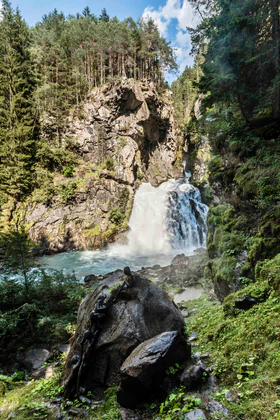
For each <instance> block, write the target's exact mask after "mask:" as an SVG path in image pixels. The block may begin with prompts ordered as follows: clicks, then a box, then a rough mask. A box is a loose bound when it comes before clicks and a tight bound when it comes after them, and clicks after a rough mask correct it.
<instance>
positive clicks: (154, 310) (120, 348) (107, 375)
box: [63, 275, 189, 392]
mask: <svg viewBox="0 0 280 420" xmlns="http://www.w3.org/2000/svg"><path fill="white" fill-rule="evenodd" d="M101 291H102V293H105V294H106V295H107V298H106V301H107V302H109V301H111V304H110V305H109V307H108V311H107V314H106V317H105V318H104V320H103V321H102V329H101V331H100V333H99V336H98V340H97V343H96V344H95V350H94V355H93V357H92V359H91V360H88V361H87V365H88V366H87V373H86V375H85V377H84V378H83V380H82V381H81V383H80V386H81V388H82V389H83V390H85V392H86V391H93V390H94V389H96V388H100V387H106V386H111V385H114V384H117V383H119V382H120V367H121V365H122V363H123V362H124V361H125V359H126V358H127V357H128V356H129V354H130V353H131V352H132V350H134V349H135V348H136V347H137V346H138V345H139V344H140V343H142V342H143V341H146V340H149V339H150V338H152V337H155V336H156V335H158V334H161V333H162V332H165V331H178V332H179V333H181V334H183V331H184V325H185V324H184V318H183V317H182V315H181V313H180V311H179V310H178V308H177V307H176V306H175V305H174V303H173V302H172V300H171V299H170V297H169V296H168V295H167V294H166V292H164V291H163V290H162V289H160V288H159V287H157V286H155V285H154V284H152V283H151V282H150V281H149V280H147V279H145V278H143V277H140V276H137V275H134V276H133V286H132V287H124V288H123V290H121V292H120V291H118V292H116V290H114V291H110V290H109V289H108V288H106V286H101V287H100V286H99V287H97V288H96V289H95V291H93V293H91V294H89V295H88V296H86V298H85V299H84V301H83V302H82V304H81V305H80V308H79V311H78V320H77V329H76V333H75V336H74V339H73V341H72V346H71V349H70V351H69V354H68V356H67V360H66V365H65V370H64V375H63V377H64V381H66V382H65V383H67V380H68V379H69V378H70V376H71V372H72V364H71V360H73V359H72V358H73V356H74V359H75V356H76V357H78V356H80V355H81V349H82V346H81V342H82V339H83V337H84V332H85V331H86V330H88V329H89V328H90V314H91V312H92V311H93V310H94V308H95V305H96V302H97V299H98V296H99V295H100V293H101ZM116 293H118V294H117V296H116ZM186 348H189V347H186ZM187 354H189V353H187Z"/></svg>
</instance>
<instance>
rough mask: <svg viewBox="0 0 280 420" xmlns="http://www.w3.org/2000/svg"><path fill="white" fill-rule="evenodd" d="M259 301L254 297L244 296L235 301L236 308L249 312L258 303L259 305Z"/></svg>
mask: <svg viewBox="0 0 280 420" xmlns="http://www.w3.org/2000/svg"><path fill="white" fill-rule="evenodd" d="M259 302H260V301H259V299H257V298H254V297H252V296H249V295H247V296H242V297H240V298H238V299H236V301H235V307H236V308H237V309H244V310H245V311H247V310H248V309H251V308H252V307H253V306H255V305H256V304H257V303H259Z"/></svg>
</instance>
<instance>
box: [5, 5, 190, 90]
mask: <svg viewBox="0 0 280 420" xmlns="http://www.w3.org/2000/svg"><path fill="white" fill-rule="evenodd" d="M11 4H12V7H13V8H14V9H15V8H16V7H18V8H19V10H20V11H21V14H22V16H23V18H24V19H25V20H26V22H27V23H28V25H30V26H34V25H35V24H36V22H38V21H40V20H41V18H42V16H43V15H44V14H48V13H49V12H51V11H52V10H53V9H55V8H56V9H57V10H58V11H62V12H63V13H64V14H65V15H66V16H67V15H69V14H76V13H78V12H79V13H81V12H82V11H83V9H84V8H85V7H86V6H89V8H90V10H91V12H92V13H94V14H95V15H97V16H99V15H100V13H101V10H102V9H103V8H105V9H106V10H107V13H108V14H109V16H110V17H113V16H117V18H118V19H120V20H123V19H125V18H127V17H130V16H131V17H132V18H133V19H135V20H137V19H138V18H140V17H141V16H143V17H144V18H147V17H151V18H152V19H153V20H154V21H155V23H156V24H157V26H158V29H159V31H160V34H161V35H163V36H164V37H165V38H166V40H167V41H170V42H171V45H172V47H173V48H174V49H175V54H176V61H177V63H178V66H179V72H178V74H177V75H175V74H173V75H166V80H168V81H169V82H172V81H173V80H174V79H176V78H177V77H178V75H179V74H180V73H182V71H183V70H184V69H185V67H186V65H191V64H192V63H193V58H192V57H191V56H190V55H189V52H190V48H191V42H190V37H189V35H188V33H187V31H186V26H189V27H194V26H195V17H194V15H193V12H192V9H191V6H190V5H189V3H188V1H187V0H136V1H133V0H119V1H116V0H103V1H102V2H100V1H96V0H80V1H79V2H78V1H77V0H49V1H46V0H11Z"/></svg>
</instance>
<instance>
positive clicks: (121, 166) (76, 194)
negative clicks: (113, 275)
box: [14, 79, 182, 252]
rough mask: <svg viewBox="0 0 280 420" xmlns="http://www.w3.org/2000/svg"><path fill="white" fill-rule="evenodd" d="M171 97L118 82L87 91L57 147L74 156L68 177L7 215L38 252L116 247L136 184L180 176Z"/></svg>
mask: <svg viewBox="0 0 280 420" xmlns="http://www.w3.org/2000/svg"><path fill="white" fill-rule="evenodd" d="M171 95H172V94H171V92H170V91H164V92H162V93H161V94H159V93H158V90H157V88H156V87H155V85H154V84H153V83H152V82H149V81H147V80H146V81H135V80H134V79H123V80H121V81H118V82H114V83H111V84H107V85H104V86H103V87H101V88H96V89H94V90H93V91H92V92H91V94H90V96H89V97H88V100H87V102H86V103H85V104H84V105H83V107H82V108H81V109H79V111H77V110H75V112H73V113H72V115H71V117H70V118H69V122H68V130H67V133H66V134H65V136H64V139H63V140H62V143H61V147H62V148H63V149H65V150H66V151H67V150H68V149H71V150H75V153H76V156H78V158H77V159H76V163H75V168H74V170H73V173H69V174H68V173H67V171H66V172H65V171H64V173H62V174H61V173H60V174H59V173H58V174H55V176H53V178H52V183H53V185H52V186H51V187H50V186H48V187H46V190H47V188H52V191H54V194H51V195H50V196H49V197H46V194H45V191H44V188H41V189H37V190H35V191H34V192H33V195H32V196H31V198H29V200H28V202H26V203H24V205H23V204H22V203H20V204H18V205H17V210H16V211H15V212H14V218H16V219H21V220H23V222H24V224H25V226H26V227H27V228H28V230H29V233H30V236H31V238H32V239H33V240H34V242H36V243H38V244H39V250H40V252H58V251H66V250H70V249H95V248H98V247H100V246H103V245H105V244H106V242H108V241H112V240H115V238H116V234H117V233H119V232H122V231H125V229H126V227H127V221H128V218H129V214H130V210H131V206H132V202H133V197H134V192H135V189H136V188H137V186H138V185H139V184H140V183H141V182H143V181H145V182H150V183H151V184H153V185H158V184H160V183H161V182H163V181H165V180H167V179H168V178H170V177H179V176H181V175H182V165H181V162H180V153H179V152H178V151H179V148H180V136H179V134H178V132H177V131H176V129H175V124H174V119H173V106H172V98H171ZM45 128H46V127H45ZM46 131H47V130H45V133H46ZM45 137H46V141H47V134H46V135H45ZM43 140H44V136H43ZM69 172H71V170H70V171H69Z"/></svg>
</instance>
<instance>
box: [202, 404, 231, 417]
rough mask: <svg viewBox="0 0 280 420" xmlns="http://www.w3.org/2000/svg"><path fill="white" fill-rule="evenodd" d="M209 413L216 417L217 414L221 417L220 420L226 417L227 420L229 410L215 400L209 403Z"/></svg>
mask: <svg viewBox="0 0 280 420" xmlns="http://www.w3.org/2000/svg"><path fill="white" fill-rule="evenodd" d="M207 411H208V412H209V413H210V414H212V415H215V414H217V415H219V416H220V417H219V418H221V419H223V418H224V417H225V418H227V417H228V415H229V413H228V409H227V408H226V407H225V406H224V405H223V404H221V403H220V402H218V401H216V400H214V399H213V400H211V401H210V402H209V403H208V405H207ZM222 416H223V417H222Z"/></svg>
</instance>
